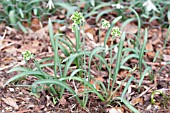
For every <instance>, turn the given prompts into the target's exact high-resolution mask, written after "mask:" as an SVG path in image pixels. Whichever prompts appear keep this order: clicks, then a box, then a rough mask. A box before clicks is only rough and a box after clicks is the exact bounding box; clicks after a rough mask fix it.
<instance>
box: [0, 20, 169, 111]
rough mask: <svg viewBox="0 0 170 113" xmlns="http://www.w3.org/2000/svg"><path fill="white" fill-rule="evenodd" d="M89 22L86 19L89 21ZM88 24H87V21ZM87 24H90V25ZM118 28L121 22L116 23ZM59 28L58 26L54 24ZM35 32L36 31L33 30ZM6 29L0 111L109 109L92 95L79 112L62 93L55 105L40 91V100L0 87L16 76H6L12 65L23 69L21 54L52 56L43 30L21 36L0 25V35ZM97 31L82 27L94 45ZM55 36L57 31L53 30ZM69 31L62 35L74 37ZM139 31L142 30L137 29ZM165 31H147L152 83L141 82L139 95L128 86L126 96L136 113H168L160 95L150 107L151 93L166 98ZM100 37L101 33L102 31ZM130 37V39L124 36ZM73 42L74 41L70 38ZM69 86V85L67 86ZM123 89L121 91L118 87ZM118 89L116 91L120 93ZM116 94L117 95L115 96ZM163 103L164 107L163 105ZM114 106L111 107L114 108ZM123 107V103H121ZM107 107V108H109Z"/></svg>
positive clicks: (1, 43) (0, 47)
mask: <svg viewBox="0 0 170 113" xmlns="http://www.w3.org/2000/svg"><path fill="white" fill-rule="evenodd" d="M89 21H90V20H89ZM87 22H88V21H87ZM90 24H91V23H90ZM117 25H118V26H121V23H118V24H117ZM55 26H58V27H59V28H63V27H62V26H60V25H58V24H56V25H55ZM35 29H36V28H35ZM5 30H6V34H5V38H4V39H3V40H0V78H1V79H0V112H4V113H11V112H16V113H76V112H79V113H86V112H89V113H102V112H106V111H107V109H109V107H108V106H105V105H106V103H103V102H101V101H99V100H98V99H96V98H95V96H94V95H91V96H90V99H89V102H88V104H87V109H82V108H81V107H80V106H79V105H78V103H77V102H76V100H74V99H68V97H69V96H70V95H69V93H68V94H67V93H66V94H64V97H63V98H62V99H60V101H59V103H57V104H56V105H53V102H52V99H51V97H50V95H49V93H48V92H46V91H42V92H40V93H39V94H38V95H39V96H40V98H36V97H35V96H33V95H31V93H30V88H27V87H18V86H13V84H10V85H8V86H7V87H5V88H3V84H4V83H5V81H7V80H8V79H9V78H11V77H13V76H14V75H16V74H17V73H10V74H8V73H7V71H8V70H9V69H11V68H12V67H15V66H25V64H24V62H23V58H22V55H21V52H22V51H24V50H30V51H31V52H32V53H33V54H35V56H36V58H37V59H41V58H45V57H49V56H52V55H53V53H52V50H51V45H50V40H49V37H48V33H47V32H48V29H47V27H44V28H41V29H39V30H37V29H36V30H35V32H31V31H30V33H29V34H27V35H26V34H23V33H21V32H20V31H16V30H15V29H12V28H9V27H6V28H5V26H4V25H0V35H1V36H3V35H4V33H5ZM97 30H98V28H97V27H96V28H95V27H94V28H91V27H90V26H89V25H87V26H86V27H85V31H86V32H89V33H91V34H92V35H93V36H94V42H95V43H97V39H96V37H97V36H96V32H97ZM127 30H130V31H128V32H132V33H136V32H137V26H136V25H135V23H132V24H131V25H129V26H128V27H127ZM55 31H56V33H57V30H55ZM70 31H71V30H70V29H69V28H64V30H63V32H64V33H66V34H67V35H68V36H70V37H74V35H73V34H72V33H71V32H70ZM141 31H143V29H142V30H141ZM166 32H167V29H160V28H152V29H149V32H148V33H149V35H148V43H147V46H146V49H147V50H150V51H151V52H148V53H146V54H145V56H144V58H145V60H146V61H147V64H148V65H150V66H151V67H152V69H153V75H152V76H153V77H154V80H153V81H151V80H150V79H149V76H146V77H145V79H144V81H143V84H142V85H143V87H142V89H141V91H140V92H138V90H137V88H136V87H135V86H133V85H132V86H131V93H130V94H128V95H127V96H129V98H130V100H131V101H132V100H133V102H132V103H133V105H134V106H135V107H136V108H137V109H138V110H140V111H141V112H142V113H168V112H170V99H169V100H167V101H166V100H165V99H163V97H162V96H161V95H155V99H156V104H155V105H152V104H151V102H150V97H151V93H152V92H153V91H155V90H161V91H163V92H164V93H165V94H166V95H167V97H169V98H170V65H167V66H165V68H164V69H163V70H162V71H161V72H160V73H159V72H158V71H159V69H161V68H162V67H163V65H164V62H166V61H170V36H169V37H168V41H167V45H166V48H165V49H164V50H162V48H163V44H164V40H165V35H166ZM102 33H103V34H102V36H103V37H104V35H105V34H104V33H105V31H103V32H102ZM127 38H131V36H130V35H129V36H127ZM71 39H72V40H75V39H74V38H71ZM158 50H160V56H159V57H158V59H157V60H156V61H155V62H154V63H152V60H153V58H154V56H155V54H156V51H158ZM128 63H129V64H128V65H134V64H135V63H137V61H135V60H132V61H129V62H128ZM47 71H49V73H52V71H51V69H50V68H48V69H47ZM126 73H127V72H126V71H124V70H121V71H120V72H119V76H118V77H119V78H118V79H122V78H124V77H125V75H126ZM135 77H136V78H137V79H139V74H138V73H137V72H136V75H135ZM34 80H35V78H33V77H28V78H25V79H23V80H21V81H20V82H19V84H31V83H32V82H33V81H34ZM71 85H72V84H70V86H71ZM122 89H123V88H122ZM122 89H120V90H119V91H120V92H121V91H122ZM118 95H120V94H118ZM163 103H164V104H163ZM114 105H115V106H114ZM122 105H123V104H122ZM113 106H114V107H119V106H118V104H117V105H116V104H113ZM110 107H111V106H110ZM121 109H123V111H124V113H130V111H129V110H128V109H127V108H126V107H125V106H124V105H123V106H122V107H121Z"/></svg>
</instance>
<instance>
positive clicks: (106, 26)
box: [101, 19, 110, 29]
mask: <svg viewBox="0 0 170 113" xmlns="http://www.w3.org/2000/svg"><path fill="white" fill-rule="evenodd" d="M101 25H102V28H103V29H107V28H109V27H110V22H109V21H107V20H106V19H102V20H101Z"/></svg>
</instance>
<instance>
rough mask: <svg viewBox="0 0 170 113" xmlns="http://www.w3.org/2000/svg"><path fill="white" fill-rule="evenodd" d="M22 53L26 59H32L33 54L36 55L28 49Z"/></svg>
mask: <svg viewBox="0 0 170 113" xmlns="http://www.w3.org/2000/svg"><path fill="white" fill-rule="evenodd" d="M22 55H23V57H24V59H25V60H26V61H28V60H30V59H31V58H33V56H34V55H33V54H32V53H31V52H30V51H28V50H26V51H24V52H22Z"/></svg>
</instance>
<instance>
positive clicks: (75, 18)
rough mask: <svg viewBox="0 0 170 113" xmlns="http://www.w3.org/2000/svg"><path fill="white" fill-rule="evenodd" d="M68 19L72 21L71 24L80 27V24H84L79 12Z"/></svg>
mask: <svg viewBox="0 0 170 113" xmlns="http://www.w3.org/2000/svg"><path fill="white" fill-rule="evenodd" d="M70 19H71V20H73V22H74V23H75V24H77V25H82V23H84V22H85V19H84V17H83V14H82V13H81V12H77V11H76V12H75V13H74V14H73V15H72V16H71V18H70Z"/></svg>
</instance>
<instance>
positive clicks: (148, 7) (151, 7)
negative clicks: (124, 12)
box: [143, 0, 159, 13]
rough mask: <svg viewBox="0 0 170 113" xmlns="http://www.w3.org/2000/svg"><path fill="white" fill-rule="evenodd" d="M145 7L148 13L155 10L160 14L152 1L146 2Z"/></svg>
mask: <svg viewBox="0 0 170 113" xmlns="http://www.w3.org/2000/svg"><path fill="white" fill-rule="evenodd" d="M143 6H144V7H145V8H146V10H147V11H148V12H150V11H152V10H153V11H156V12H158V13H159V11H158V9H157V8H156V6H155V5H154V4H153V2H152V1H151V0H147V1H146V2H144V3H143Z"/></svg>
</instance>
